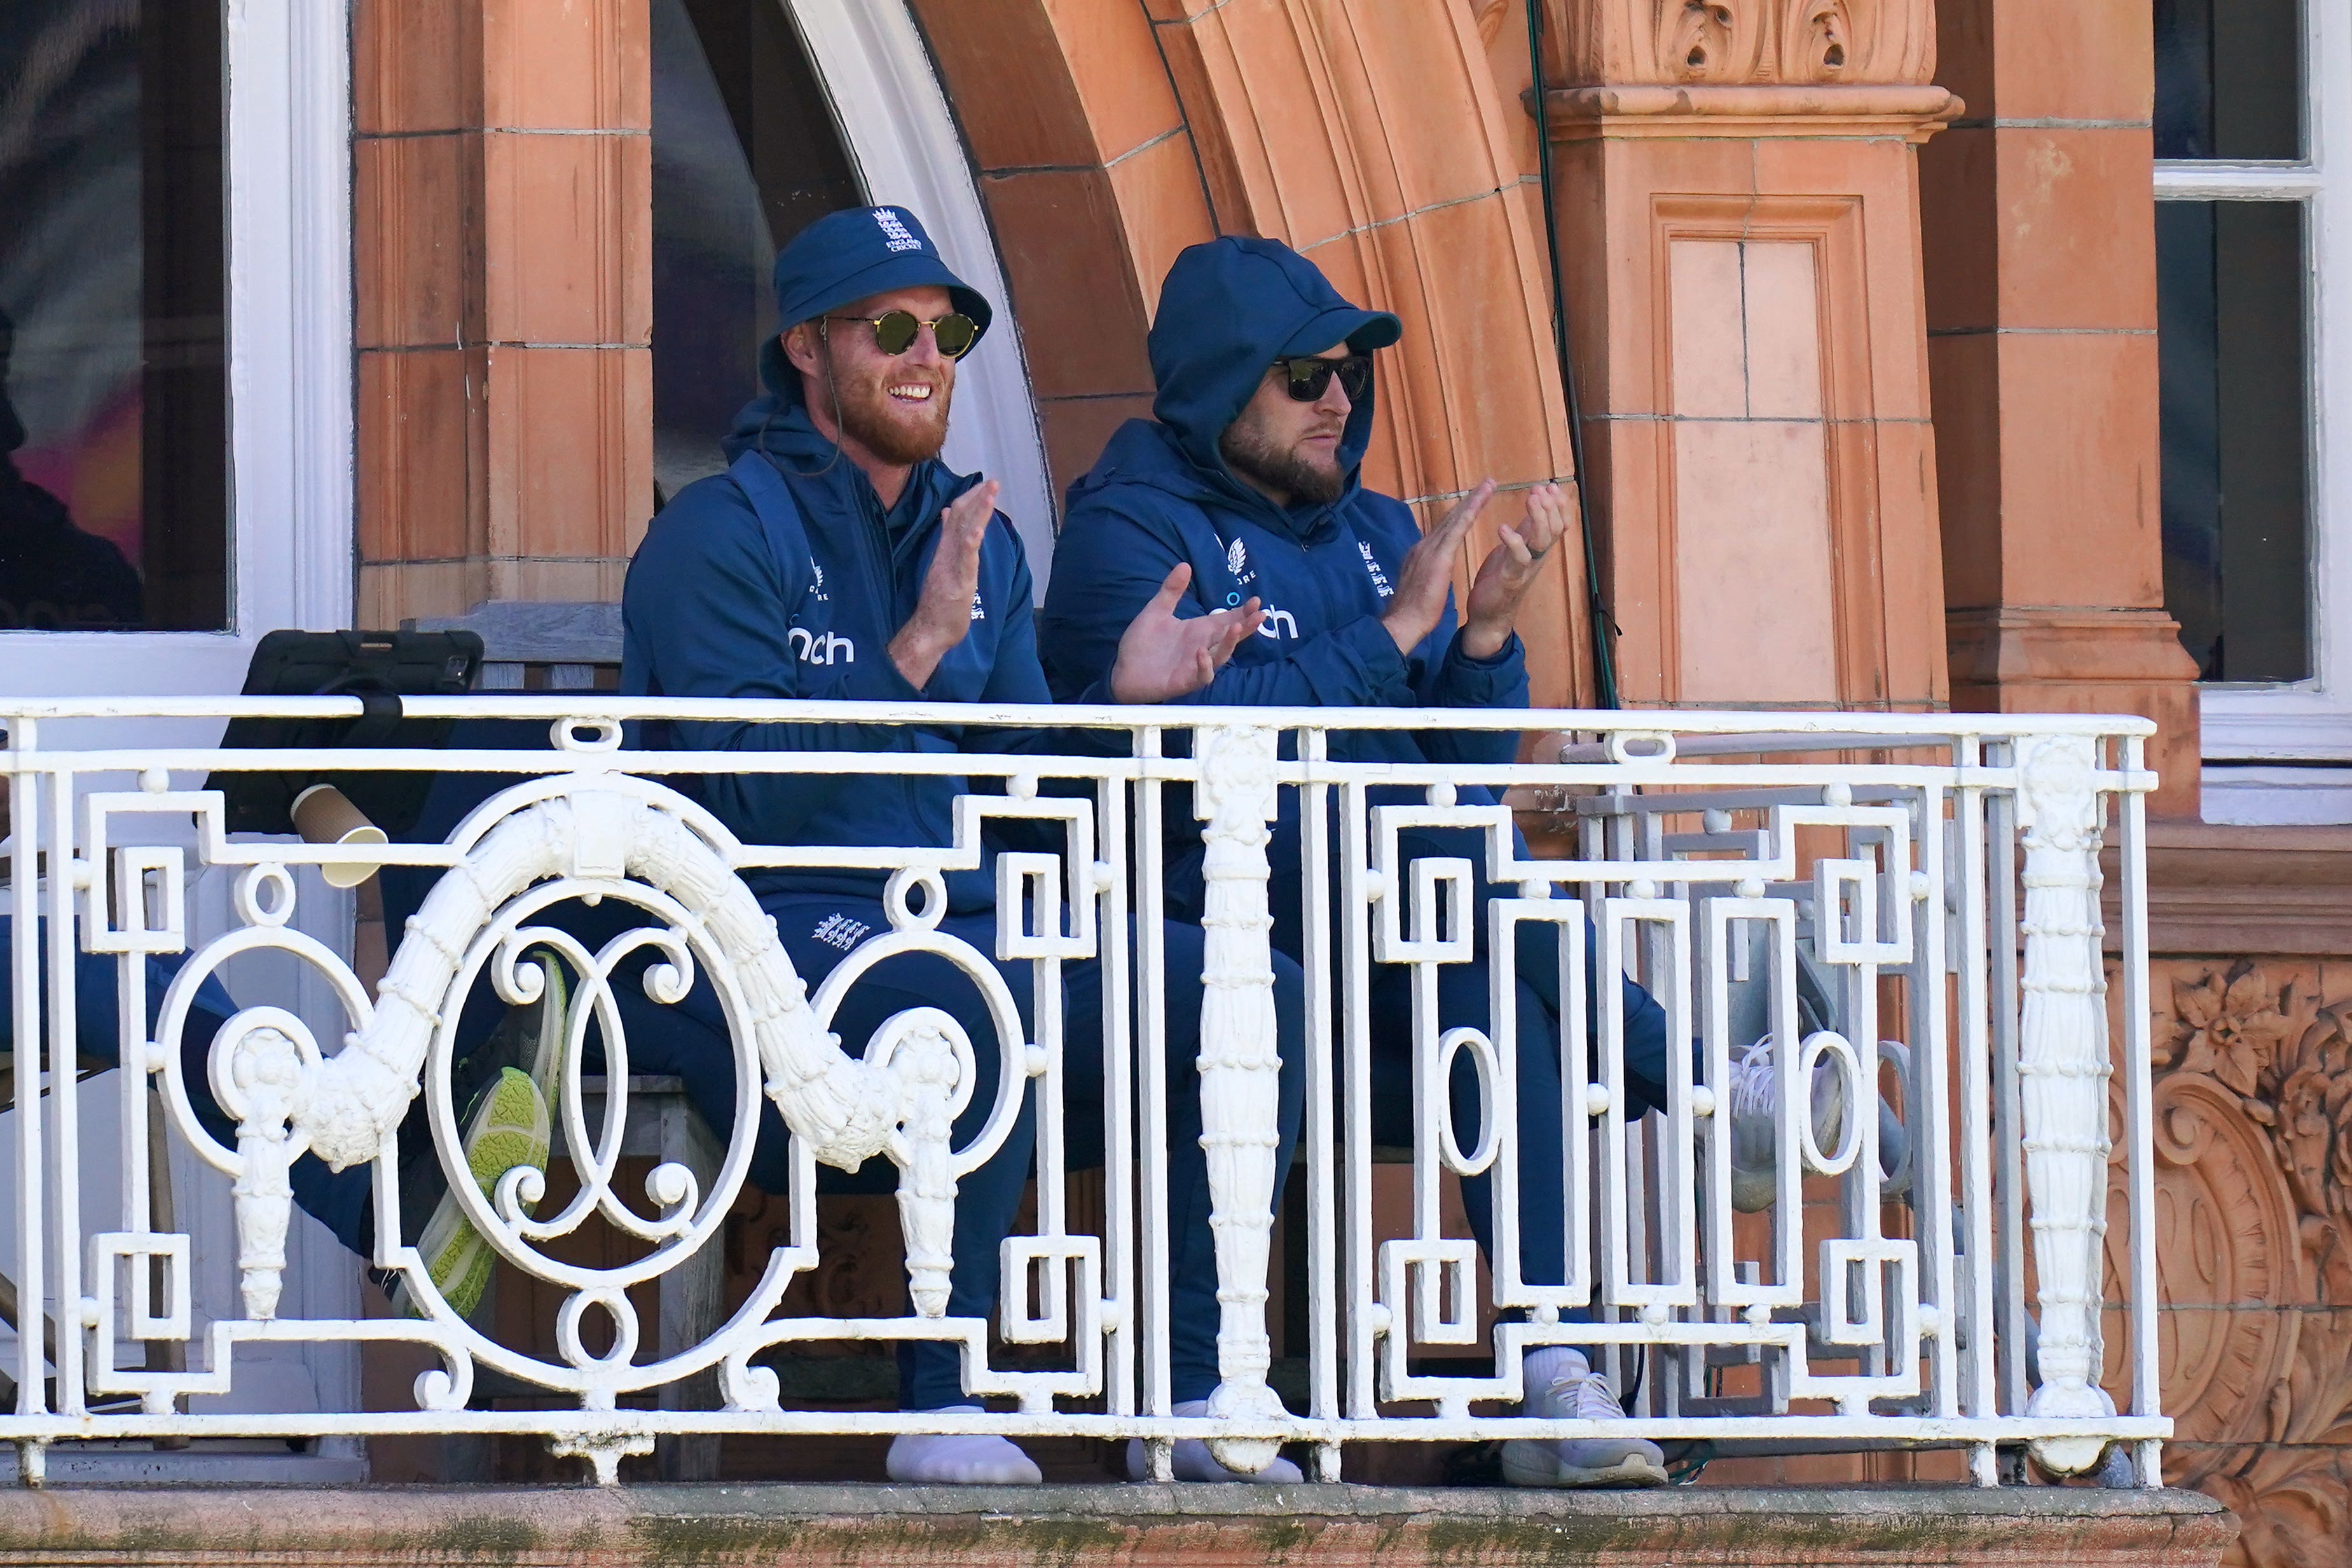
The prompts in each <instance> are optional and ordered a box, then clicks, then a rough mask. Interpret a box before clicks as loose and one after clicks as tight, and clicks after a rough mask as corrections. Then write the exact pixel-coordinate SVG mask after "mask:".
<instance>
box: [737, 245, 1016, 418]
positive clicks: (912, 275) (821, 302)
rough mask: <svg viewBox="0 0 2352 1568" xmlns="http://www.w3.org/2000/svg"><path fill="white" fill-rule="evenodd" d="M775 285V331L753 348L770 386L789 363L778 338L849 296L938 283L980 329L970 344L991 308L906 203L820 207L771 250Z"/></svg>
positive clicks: (983, 331) (858, 297) (976, 339)
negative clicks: (811, 220)
mask: <svg viewBox="0 0 2352 1568" xmlns="http://www.w3.org/2000/svg"><path fill="white" fill-rule="evenodd" d="M775 285H776V331H774V332H772V333H771V334H769V337H768V341H767V342H766V343H764V344H763V345H761V350H760V372H761V377H762V379H764V380H765V381H766V382H767V384H769V385H770V386H771V387H777V386H781V385H782V384H783V380H784V378H785V376H786V374H787V373H788V371H789V369H790V366H789V364H788V363H787V362H786V360H785V359H784V351H783V345H782V343H780V342H777V338H778V337H779V336H781V335H782V333H784V332H786V331H790V330H791V329H793V327H796V326H798V325H800V324H801V323H802V322H803V321H812V320H814V319H815V318H816V317H818V316H822V315H824V314H825V313H826V312H828V311H831V310H838V309H840V308H841V307H842V306H844V305H846V304H848V303H850V302H851V301H852V300H863V299H866V297H867V296H869V295H874V294H882V293H887V292H888V291H889V290H891V289H919V288H922V287H924V286H926V285H937V286H938V287H940V288H942V289H946V290H947V291H948V299H949V301H950V303H952V304H953V305H954V306H955V308H956V309H957V310H961V311H962V312H963V313H964V314H965V315H967V316H970V317H971V320H972V322H973V324H974V325H975V326H977V327H978V328H979V329H980V331H979V333H978V334H977V335H975V336H974V337H973V339H972V342H974V344H977V343H978V342H979V341H980V339H981V338H982V337H985V336H986V335H987V333H988V323H989V320H990V318H991V317H992V316H993V315H994V313H995V312H994V311H993V310H991V309H990V307H989V303H988V300H987V299H986V298H985V297H984V296H983V295H982V293H981V292H980V290H978V289H974V288H973V287H972V286H971V284H969V283H966V282H965V281H964V280H963V279H961V278H959V277H957V276H956V275H955V273H954V272H953V271H952V270H950V268H949V267H948V264H947V263H946V262H945V261H943V260H941V259H940V251H939V247H937V246H935V245H933V244H932V243H931V237H930V236H929V234H928V233H926V232H924V229H923V225H922V220H920V219H919V218H918V217H916V216H915V215H914V214H913V213H910V212H908V210H907V209H906V208H905V207H891V206H881V207H845V208H843V209H842V210H841V211H839V212H836V213H827V214H826V215H825V216H823V217H821V218H819V219H817V220H816V222H814V223H813V224H811V225H809V226H808V227H806V228H804V229H803V230H801V231H800V233H798V234H797V235H794V236H793V241H792V243H791V244H790V245H787V246H785V247H784V248H783V249H782V251H780V252H778V253H777V256H776V272H775Z"/></svg>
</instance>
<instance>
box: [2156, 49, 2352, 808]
mask: <svg viewBox="0 0 2352 1568" xmlns="http://www.w3.org/2000/svg"><path fill="white" fill-rule="evenodd" d="M2304 29H2305V31H2304V49H2305V61H2304V82H2305V147H2304V157H2303V158H2302V159H2301V160H2300V161H2294V162H2268V161H2264V162H2232V161H2229V160H2221V159H2215V160H2196V161H2172V160H2159V161H2158V162H2157V163H2156V165H2155V184H2156V199H2157V200H2158V201H2159V202H2162V201H2215V200H2225V201H2275V202H2294V203H2298V204H2300V205H2302V206H2303V207H2304V209H2305V212H2306V213H2307V214H2308V215H2309V220H2308V224H2307V227H2306V230H2305V232H2306V235H2307V245H2308V249H2307V251H2306V254H2305V265H2306V268H2308V274H2307V276H2308V278H2309V290H2308V294H2307V296H2306V309H2307V311H2308V326H2307V331H2308V353H2309V356H2310V357H2309V365H2308V375H2309V385H2308V392H2307V396H2308V399H2309V403H2308V406H2309V407H2310V409H2311V421H2312V426H2311V439H2310V451H2311V463H2312V474H2311V486H2310V492H2309V493H2310V495H2311V530H2312V551H2311V570H2312V596H2313V605H2312V620H2311V625H2312V629H2313V660H2314V667H2315V668H2314V674H2313V677H2312V678H2311V679H2307V680H2303V681H2297V682H2294V683H2291V684H2284V685H2278V686H2270V687H2249V686H2238V687H2232V686H2221V685H2217V686H2214V687H2210V688H2207V689H2203V690H2202V691H2201V692H2200V718H2201V724H2202V730H2203V744H2202V750H2203V753H2204V755H2205V756H2206V757H2207V758H2209V759H2214V760H2216V761H2221V760H2227V761H2231V762H2239V763H2243V762H2247V761H2249V760H2252V761H2254V762H2257V763H2265V764H2271V765H2264V766H2239V767H2216V766H2214V765H2212V764H2211V763H2209V765H2208V768H2207V771H2206V781H2205V782H2206V787H2207V794H2208V806H2209V813H2210V810H2211V807H2212V805H2213V800H2212V797H2213V794H2214V790H2215V786H2216V785H2220V786H2221V788H2222V790H2223V791H2224V792H2225V793H2227V794H2228V795H2230V796H2231V800H2230V802H2229V805H2228V807H2227V808H2226V811H2225V815H2224V817H2223V819H2225V820H2230V821H2242V822H2352V771H2347V770H2344V769H2342V768H2340V767H2324V768H2323V767H2314V766H2309V765H2305V766H2295V765H2294V764H2296V763H2304V764H2311V763H2336V764H2340V763H2347V762H2352V90H2347V89H2346V86H2345V84H2346V83H2347V82H2352V11H2347V9H2346V8H2345V7H2344V6H2342V5H2333V4H2328V5H2312V4H2308V3H2306V4H2305V7H2304ZM2331 617H2333V618H2332V619H2331Z"/></svg>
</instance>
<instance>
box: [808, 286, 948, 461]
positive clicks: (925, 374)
mask: <svg viewBox="0 0 2352 1568" xmlns="http://www.w3.org/2000/svg"><path fill="white" fill-rule="evenodd" d="M843 330H845V331H850V332H860V331H862V332H864V333H865V334H866V353H850V352H848V349H847V345H846V344H845V343H843V342H836V341H835V338H834V336H833V334H834V332H835V331H843ZM873 335H874V330H873V329H872V328H871V327H868V326H866V324H865V323H864V322H862V321H849V322H842V321H829V322H827V323H825V330H824V332H823V334H822V335H821V339H820V342H821V345H822V347H823V351H824V366H825V373H826V377H827V379H828V380H829V381H830V382H831V383H832V385H831V389H830V398H829V401H830V403H831V411H833V412H835V413H836V414H837V416H838V418H839V420H840V424H841V429H842V433H843V434H844V435H845V436H847V437H850V438H851V439H852V440H854V441H856V442H857V443H858V444H859V445H860V446H862V447H865V448H866V450H867V451H869V452H871V453H873V454H874V456H875V457H877V458H880V459H881V460H882V461H883V462H885V463H889V464H893V465H904V466H912V465H913V464H916V463H927V462H929V461H930V460H931V459H932V458H936V457H938V456H939V455H940V447H943V446H945V445H946V444H947V438H948V405H949V404H950V402H951V401H953V399H954V396H955V362H954V361H953V360H940V361H938V362H937V363H931V364H917V363H912V361H911V360H910V358H909V357H908V355H905V354H898V355H890V354H885V353H882V351H881V350H880V349H879V348H878V347H877V346H875V344H874V342H873Z"/></svg>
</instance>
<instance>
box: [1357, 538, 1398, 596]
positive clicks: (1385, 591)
mask: <svg viewBox="0 0 2352 1568" xmlns="http://www.w3.org/2000/svg"><path fill="white" fill-rule="evenodd" d="M1356 548H1357V549H1358V550H1359V551H1360V552H1363V557H1364V570H1365V571H1367V572H1369V573H1370V574H1372V591H1373V592H1374V593H1376V594H1378V595H1380V596H1381V598H1383V599H1386V598H1390V597H1392V596H1393V595H1395V593H1396V590H1395V589H1394V588H1391V587H1390V586H1389V574H1387V573H1385V572H1383V571H1381V562H1380V557H1379V556H1377V555H1374V554H1373V553H1372V547H1371V546H1370V544H1368V543H1366V542H1364V541H1362V540H1360V539H1359V540H1358V541H1356Z"/></svg>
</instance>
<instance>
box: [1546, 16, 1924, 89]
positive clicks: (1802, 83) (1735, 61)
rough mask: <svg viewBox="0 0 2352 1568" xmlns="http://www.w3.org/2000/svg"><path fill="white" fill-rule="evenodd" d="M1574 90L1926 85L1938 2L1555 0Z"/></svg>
mask: <svg viewBox="0 0 2352 1568" xmlns="http://www.w3.org/2000/svg"><path fill="white" fill-rule="evenodd" d="M1546 3H1547V4H1549V5H1550V6H1551V18H1550V22H1551V37H1553V38H1554V39H1555V40H1556V45H1555V48H1556V53H1557V57H1558V58H1557V59H1556V62H1555V64H1556V68H1558V69H1559V70H1560V71H1561V73H1562V74H1561V76H1560V78H1559V83H1560V85H1563V86H1567V87H1603V86H1634V85H1650V86H1668V87H1757V86H1776V87H1829V86H1839V87H1857V86H1867V87H1924V86H1926V85H1927V84H1928V83H1929V82H1930V81H1932V80H1933V79H1934V78H1935V75H1936V16H1935V7H1934V5H1933V4H1932V0H1546Z"/></svg>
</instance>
